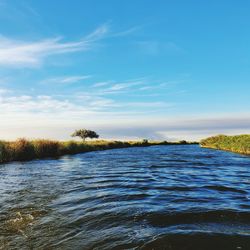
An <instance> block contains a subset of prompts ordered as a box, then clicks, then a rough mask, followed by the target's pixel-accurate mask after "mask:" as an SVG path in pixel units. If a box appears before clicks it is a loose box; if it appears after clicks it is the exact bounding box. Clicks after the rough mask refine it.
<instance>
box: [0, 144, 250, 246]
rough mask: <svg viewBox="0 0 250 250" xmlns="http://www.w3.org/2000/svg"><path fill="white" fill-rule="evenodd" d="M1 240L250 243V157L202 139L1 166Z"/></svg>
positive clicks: (37, 243)
mask: <svg viewBox="0 0 250 250" xmlns="http://www.w3.org/2000/svg"><path fill="white" fill-rule="evenodd" d="M0 180H1V181H0V249H101V250H103V249H181V250H195V249H197V250H205V249H220V250H222V249H226V250H228V249H235V250H239V249H250V157H246V156H241V155H237V154H233V153H229V152H222V151H215V150H210V149H201V148H199V146H198V145H192V146H190V145H187V146H153V147H146V148H128V149H115V150H107V151H100V152H91V153H86V154H79V155H74V156H65V157H62V158H60V159H57V160H36V161H31V162H26V163H10V164H5V165H1V166H0Z"/></svg>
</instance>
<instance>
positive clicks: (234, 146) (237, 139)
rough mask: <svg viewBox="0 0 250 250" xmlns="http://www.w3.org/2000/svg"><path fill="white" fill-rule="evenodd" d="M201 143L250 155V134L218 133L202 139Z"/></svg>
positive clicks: (206, 146) (203, 145)
mask: <svg viewBox="0 0 250 250" xmlns="http://www.w3.org/2000/svg"><path fill="white" fill-rule="evenodd" d="M200 145H201V146H202V147H205V148H213V149H221V150H226V151H231V152H235V153H240V154H246V155H250V135H235V136H226V135H217V136H212V137H209V138H207V139H204V140H202V141H201V142H200Z"/></svg>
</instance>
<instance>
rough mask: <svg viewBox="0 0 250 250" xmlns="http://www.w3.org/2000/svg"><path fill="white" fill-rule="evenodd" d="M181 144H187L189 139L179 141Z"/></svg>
mask: <svg viewBox="0 0 250 250" xmlns="http://www.w3.org/2000/svg"><path fill="white" fill-rule="evenodd" d="M179 143H180V144H187V141H185V140H182V141H179Z"/></svg>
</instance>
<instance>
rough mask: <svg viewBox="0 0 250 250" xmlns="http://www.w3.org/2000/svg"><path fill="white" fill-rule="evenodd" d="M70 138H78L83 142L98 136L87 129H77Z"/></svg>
mask: <svg viewBox="0 0 250 250" xmlns="http://www.w3.org/2000/svg"><path fill="white" fill-rule="evenodd" d="M71 136H72V137H76V136H79V137H81V138H82V139H83V140H84V141H85V139H86V138H90V139H93V138H99V135H98V134H97V133H96V132H95V131H92V130H88V129H77V130H76V131H75V132H74V133H73V134H72V135H71Z"/></svg>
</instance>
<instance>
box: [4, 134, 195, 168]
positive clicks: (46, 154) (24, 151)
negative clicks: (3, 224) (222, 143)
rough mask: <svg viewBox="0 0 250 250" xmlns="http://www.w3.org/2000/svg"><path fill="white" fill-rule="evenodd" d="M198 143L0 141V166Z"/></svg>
mask: <svg viewBox="0 0 250 250" xmlns="http://www.w3.org/2000/svg"><path fill="white" fill-rule="evenodd" d="M194 144H197V145H198V144H199V143H198V142H186V141H180V142H167V141H147V140H143V141H108V140H95V141H85V142H78V141H64V142H60V141H52V140H45V139H39V140H26V139H18V140H16V141H0V164H4V163H9V162H14V161H16V162H25V161H31V160H36V159H46V158H58V157H61V156H64V155H74V154H80V153H87V152H93V151H102V150H108V149H120V148H130V147H149V146H160V145H164V146H167V145H169V146H170V145H194Z"/></svg>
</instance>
